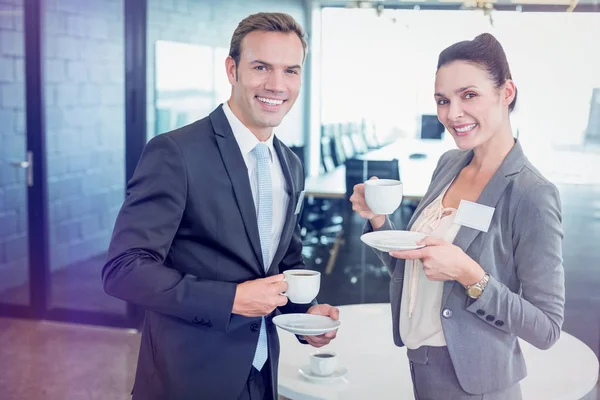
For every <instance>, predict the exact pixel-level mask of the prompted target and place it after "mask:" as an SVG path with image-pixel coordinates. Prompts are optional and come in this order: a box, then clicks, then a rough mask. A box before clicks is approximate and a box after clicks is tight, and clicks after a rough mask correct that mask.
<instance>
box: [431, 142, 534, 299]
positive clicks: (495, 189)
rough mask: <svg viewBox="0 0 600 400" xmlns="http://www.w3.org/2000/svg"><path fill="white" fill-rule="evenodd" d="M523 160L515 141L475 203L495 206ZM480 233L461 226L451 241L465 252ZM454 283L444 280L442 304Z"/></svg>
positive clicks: (521, 151) (523, 162) (523, 163)
mask: <svg viewBox="0 0 600 400" xmlns="http://www.w3.org/2000/svg"><path fill="white" fill-rule="evenodd" d="M525 162H526V158H525V155H524V154H523V149H522V148H521V145H520V144H519V142H518V141H515V145H514V146H513V148H512V149H511V151H510V152H509V153H508V155H507V156H506V158H505V159H504V161H502V164H500V167H499V168H498V170H497V171H496V173H494V175H493V176H492V178H491V179H490V181H489V182H488V183H487V185H486V186H485V188H484V189H483V191H482V192H481V194H480V195H479V198H478V199H477V204H483V205H485V206H489V207H493V208H495V207H496V205H497V204H498V201H499V200H500V198H501V197H502V194H503V193H504V191H505V190H506V187H507V186H508V184H509V183H510V179H508V177H509V176H511V175H513V174H516V173H518V172H519V171H520V170H521V169H522V168H523V166H524V165H525ZM465 165H466V164H465ZM461 169H462V168H461ZM481 233H482V232H481V231H479V230H477V229H473V228H469V227H466V226H461V227H460V229H459V230H458V233H457V234H456V238H454V242H453V243H454V244H455V245H456V246H458V247H460V248H461V249H462V250H463V251H464V252H465V253H466V252H467V249H468V248H469V246H470V245H471V243H473V241H474V240H475V238H476V237H477V236H478V235H480V234H481ZM455 283H456V281H446V282H445V283H444V291H443V295H442V304H444V303H445V302H446V300H447V299H448V296H449V295H450V292H451V291H452V288H453V286H454V284H455Z"/></svg>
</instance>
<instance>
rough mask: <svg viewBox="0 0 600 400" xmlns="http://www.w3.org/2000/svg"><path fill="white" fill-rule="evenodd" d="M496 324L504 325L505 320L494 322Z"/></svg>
mask: <svg viewBox="0 0 600 400" xmlns="http://www.w3.org/2000/svg"><path fill="white" fill-rule="evenodd" d="M494 324H496V326H502V325H504V321H501V320H498V321H496V322H494Z"/></svg>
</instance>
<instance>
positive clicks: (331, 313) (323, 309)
mask: <svg viewBox="0 0 600 400" xmlns="http://www.w3.org/2000/svg"><path fill="white" fill-rule="evenodd" d="M306 313H307V314H317V315H324V316H326V317H331V319H334V320H336V321H337V320H338V319H339V318H340V310H338V309H337V308H336V307H331V306H330V305H329V304H317V305H316V306H312V307H311V308H309V309H308V311H307V312H306ZM336 336H337V329H336V330H335V331H331V332H327V333H324V334H322V335H319V336H304V339H305V340H306V341H307V342H308V344H310V345H311V346H313V347H317V348H318V347H323V346H325V345H328V344H329V342H331V341H332V340H333V339H335V337H336Z"/></svg>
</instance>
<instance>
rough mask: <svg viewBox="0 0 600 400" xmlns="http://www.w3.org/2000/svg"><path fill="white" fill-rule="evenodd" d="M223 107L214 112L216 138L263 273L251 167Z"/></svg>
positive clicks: (212, 120)
mask: <svg viewBox="0 0 600 400" xmlns="http://www.w3.org/2000/svg"><path fill="white" fill-rule="evenodd" d="M222 107H223V106H219V107H218V108H217V109H216V110H215V111H213V112H212V113H211V114H210V120H211V122H212V125H213V128H214V130H215V138H216V140H217V146H218V147H219V151H220V152H221V159H222V160H223V164H224V165H225V169H226V170H227V175H229V179H230V180H231V185H232V186H233V191H234V194H235V200H236V202H237V205H238V207H239V209H240V214H241V215H242V220H243V221H244V227H245V228H246V235H248V239H249V240H250V244H251V245H252V249H253V250H254V255H255V256H256V260H257V261H258V264H257V265H260V266H261V271H258V272H259V273H260V274H261V275H264V270H265V269H264V264H263V258H262V252H261V249H260V236H259V234H258V222H257V219H256V210H255V208H254V198H253V197H252V189H251V188H250V180H249V179H248V168H246V163H245V162H244V157H243V156H242V152H241V151H240V147H239V146H238V144H237V141H236V140H235V136H233V132H232V131H231V126H230V125H229V122H228V121H227V117H226V116H225V113H224V112H223V109H222Z"/></svg>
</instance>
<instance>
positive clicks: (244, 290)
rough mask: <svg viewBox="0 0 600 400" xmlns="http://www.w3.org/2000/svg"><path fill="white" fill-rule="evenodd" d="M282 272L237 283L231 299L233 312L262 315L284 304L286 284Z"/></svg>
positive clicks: (285, 301) (246, 315)
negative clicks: (233, 296) (233, 297)
mask: <svg viewBox="0 0 600 400" xmlns="http://www.w3.org/2000/svg"><path fill="white" fill-rule="evenodd" d="M283 279H284V276H283V274H279V275H273V276H269V277H268V278H263V279H255V280H252V281H247V282H244V283H240V284H239V285H237V289H236V291H235V299H234V300H233V309H232V311H231V312H232V313H233V314H239V315H243V316H245V317H264V316H265V315H269V314H270V313H271V312H273V310H274V309H275V308H277V307H281V306H285V305H286V304H287V302H288V299H287V297H285V296H283V295H282V294H281V293H283V292H285V291H286V290H287V288H288V284H287V283H286V282H285V281H284V280H283Z"/></svg>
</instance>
